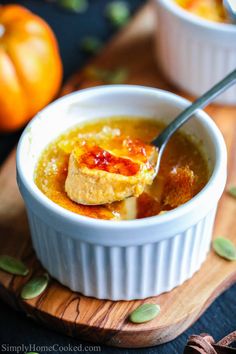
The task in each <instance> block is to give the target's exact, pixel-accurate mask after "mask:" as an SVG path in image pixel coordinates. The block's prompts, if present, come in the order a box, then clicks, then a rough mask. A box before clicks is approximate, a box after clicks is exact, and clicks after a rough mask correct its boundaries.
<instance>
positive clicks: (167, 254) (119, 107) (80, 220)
mask: <svg viewBox="0 0 236 354" xmlns="http://www.w3.org/2000/svg"><path fill="white" fill-rule="evenodd" d="M188 104H189V102H188V101H186V100H185V99H183V98H180V97H178V96H176V95H174V94H171V93H168V92H165V91H161V90H157V89H152V88H147V87H142V86H129V85H118V86H104V87H98V88H92V89H86V90H82V91H79V92H76V93H73V94H70V95H68V96H66V97H63V98H60V99H59V100H57V101H55V102H54V103H52V104H51V105H49V106H48V107H47V108H45V109H44V110H43V111H41V112H40V113H39V114H38V115H37V116H36V117H35V118H34V119H33V120H32V121H31V122H30V123H29V125H28V126H27V127H26V129H25V131H24V132H23V134H22V137H21V139H20V142H19V145H18V149H17V179H18V185H19V189H20V191H21V194H22V196H23V198H24V201H25V205H26V209H27V213H28V218H29V223H30V229H31V235H32V240H33V246H34V249H35V251H36V253H37V256H38V258H39V259H40V261H41V262H42V264H43V266H44V267H45V268H46V269H47V270H48V271H49V273H50V274H51V275H52V276H53V277H55V278H56V279H58V280H59V281H60V282H61V283H62V284H65V285H66V286H68V287H69V288H71V289H72V290H74V291H78V292H81V293H83V294H84V295H87V296H93V297H96V298H102V299H111V300H131V299H142V298H146V297H149V296H153V295H158V294H160V293H162V292H165V291H169V290H171V289H173V288H174V287H176V286H177V285H180V284H182V283H183V282H184V281H185V280H186V279H188V278H190V277H191V276H192V275H193V274H194V273H195V272H196V271H197V270H198V269H199V268H200V266H201V264H202V262H203V261H204V260H205V258H206V255H207V252H208V250H209V247H210V242H211V235H212V227H213V223H214V217H215V212H216V208H217V203H218V200H219V198H220V196H221V194H222V192H223V189H224V186H225V181H226V147H225V143H224V140H223V138H222V135H221V133H220V131H219V130H218V128H217V127H216V125H215V123H214V122H213V121H212V120H211V118H210V117H209V116H208V115H207V114H206V113H204V112H203V111H199V112H198V114H197V115H196V117H195V119H192V120H191V121H190V122H188V123H187V124H186V125H185V127H184V130H185V131H186V132H188V133H189V134H192V135H194V136H195V137H196V139H198V140H201V141H202V142H203V143H202V145H203V146H204V149H205V153H206V154H207V157H208V161H209V166H210V168H211V170H212V175H211V178H210V180H209V182H208V184H207V185H206V186H205V188H204V189H203V190H202V191H201V192H200V193H199V194H198V195H197V196H195V197H194V198H193V199H192V200H190V201H189V202H187V203H186V204H184V205H182V206H180V207H178V208H177V209H175V210H173V211H170V212H168V213H166V214H164V215H161V216H154V217H150V218H146V219H140V220H130V221H119V222H118V221H109V220H108V221H106V220H96V219H92V218H88V217H84V216H81V215H77V214H75V213H73V212H70V211H68V210H66V209H63V208H62V207H60V206H58V205H57V204H55V203H53V202H52V201H51V200H49V199H48V198H47V197H46V196H45V195H44V194H43V193H42V192H41V191H40V190H39V189H38V188H37V186H36V185H35V184H34V179H33V176H34V169H35V164H36V162H37V160H38V157H39V156H40V154H41V152H42V150H43V149H44V148H45V146H46V145H47V144H48V143H49V142H50V141H52V140H53V139H54V138H55V137H57V136H58V135H60V134H61V133H62V132H64V131H65V130H66V129H68V128H70V127H71V126H74V125H75V124H79V123H80V122H84V121H89V120H91V119H94V118H101V117H109V116H124V115H128V116H133V117H136V119H137V118H138V117H140V116H144V117H152V118H159V119H161V120H164V121H165V122H166V123H168V122H170V121H171V120H172V119H173V117H175V116H176V114H177V113H179V112H180V111H181V110H182V109H183V108H184V107H186V106H187V105H188Z"/></svg>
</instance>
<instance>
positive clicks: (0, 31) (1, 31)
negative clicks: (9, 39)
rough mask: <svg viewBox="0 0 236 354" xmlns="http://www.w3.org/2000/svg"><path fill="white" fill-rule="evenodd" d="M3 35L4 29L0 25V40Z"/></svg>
mask: <svg viewBox="0 0 236 354" xmlns="http://www.w3.org/2000/svg"><path fill="white" fill-rule="evenodd" d="M4 33H5V27H4V26H3V25H1V24H0V38H1V37H2V36H3V35H4Z"/></svg>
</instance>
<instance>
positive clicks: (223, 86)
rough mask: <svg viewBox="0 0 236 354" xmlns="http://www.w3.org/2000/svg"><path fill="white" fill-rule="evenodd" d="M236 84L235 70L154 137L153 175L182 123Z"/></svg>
mask: <svg viewBox="0 0 236 354" xmlns="http://www.w3.org/2000/svg"><path fill="white" fill-rule="evenodd" d="M235 83H236V70H234V71H233V72H232V73H230V74H229V75H228V76H226V77H225V78H224V79H223V80H221V81H220V82H218V84H216V85H215V86H213V87H212V88H211V89H210V90H209V91H207V92H206V93H205V94H204V95H202V96H201V97H199V98H198V99H197V100H196V101H195V102H193V104H191V105H190V106H189V107H188V108H187V109H185V110H184V111H183V112H182V113H180V114H179V115H178V116H177V117H176V118H175V119H174V120H173V121H172V122H171V123H170V124H169V125H168V126H167V127H166V128H165V129H164V130H163V131H162V132H161V134H160V135H158V137H156V138H155V139H154V140H153V141H152V144H153V145H155V146H156V147H157V150H158V157H157V163H156V167H155V173H156V174H157V173H158V170H159V166H160V161H161V157H162V154H163V151H164V149H165V147H166V144H167V143H168V141H169V139H170V138H171V136H172V135H173V134H174V133H175V132H176V130H178V129H179V128H180V127H181V126H182V125H183V124H184V123H186V122H187V121H188V120H189V119H190V118H191V117H192V116H193V114H194V113H196V111H197V110H198V109H199V108H203V107H205V106H207V105H208V104H209V103H211V102H212V101H213V100H214V99H215V98H216V97H217V96H219V95H220V94H221V93H222V92H224V91H225V90H227V89H228V88H229V87H231V86H232V85H233V84H235Z"/></svg>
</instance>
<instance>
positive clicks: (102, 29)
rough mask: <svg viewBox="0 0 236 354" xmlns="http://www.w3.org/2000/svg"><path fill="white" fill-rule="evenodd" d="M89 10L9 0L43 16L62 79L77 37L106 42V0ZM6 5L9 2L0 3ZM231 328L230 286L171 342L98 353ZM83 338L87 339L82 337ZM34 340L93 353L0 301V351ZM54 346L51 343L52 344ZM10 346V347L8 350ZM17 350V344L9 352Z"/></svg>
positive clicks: (81, 59)
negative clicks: (50, 30)
mask: <svg viewBox="0 0 236 354" xmlns="http://www.w3.org/2000/svg"><path fill="white" fill-rule="evenodd" d="M89 1H90V2H89V4H90V6H89V8H88V10H87V11H86V13H85V14H72V13H70V12H66V11H65V10H63V9H61V8H59V7H57V6H56V5H55V4H53V3H50V2H45V1H42V0H24V1H13V2H15V3H19V4H23V5H25V6H27V7H28V8H29V9H31V10H32V11H34V12H35V13H37V14H38V15H40V16H41V17H43V18H44V19H45V20H46V21H47V22H48V23H49V24H50V26H51V27H52V28H53V30H54V32H55V34H56V36H57V38H58V41H59V46H60V51H61V55H62V59H63V64H64V80H66V79H67V78H68V77H69V75H71V74H72V73H73V72H74V71H75V70H76V69H78V68H79V67H81V66H82V65H83V64H84V63H85V62H86V60H87V59H88V56H87V55H85V54H84V53H83V52H82V51H81V47H80V46H81V40H82V38H83V37H84V36H87V35H95V36H96V37H98V38H100V39H101V40H102V41H104V42H105V41H107V40H108V39H109V38H110V37H111V36H112V35H113V34H114V33H115V31H116V30H115V29H114V28H113V27H112V26H111V24H110V23H109V21H107V19H106V18H105V17H104V8H105V5H106V4H107V3H108V2H109V0H89ZM143 2H144V1H143V0H129V4H130V7H131V10H132V12H135V11H136V10H137V9H138V8H139V7H140V5H141V4H142V3H143ZM0 3H1V4H7V3H9V1H0ZM19 135H20V132H16V133H13V134H5V135H0V163H2V162H3V160H4V159H5V158H6V157H7V155H8V153H9V151H10V150H11V149H12V147H13V146H14V145H15V143H16V142H17V139H18V137H19ZM235 329H236V285H234V286H232V287H231V289H229V290H228V291H226V292H225V293H224V294H223V295H221V296H220V297H219V298H218V299H217V300H216V301H215V302H214V303H213V305H212V306H211V307H210V308H209V309H208V310H207V311H206V312H205V314H204V315H203V316H201V318H200V319H199V320H198V321H197V322H196V323H195V324H194V325H193V326H192V327H191V328H190V329H188V330H187V331H186V332H185V333H183V334H182V335H180V336H179V337H178V338H177V339H175V340H174V341H172V342H170V343H168V344H164V345H161V346H157V347H153V348H145V349H129V350H128V349H117V348H109V347H105V346H102V347H101V351H100V352H101V353H103V354H108V353H113V354H136V353H137V354H144V353H146V354H156V353H158V354H172V353H178V354H179V353H182V352H183V349H184V346H185V344H186V341H187V338H188V336H189V335H190V334H193V333H195V334H199V333H202V332H208V333H210V334H211V335H213V337H214V338H215V339H216V340H218V339H220V338H222V337H223V336H225V335H226V334H228V333H229V332H232V331H233V330H235ZM88 341H89V338H88ZM23 344H24V345H29V344H34V345H36V346H41V347H46V346H47V347H48V350H47V349H46V348H42V350H37V351H38V352H39V353H41V354H42V353H45V354H49V353H58V354H59V353H72V354H73V353H76V351H70V348H69V349H68V350H66V347H67V346H68V345H69V344H70V345H71V346H79V345H80V344H82V345H83V347H82V350H83V351H82V352H85V350H86V353H93V352H95V351H93V350H92V349H91V350H88V348H85V346H86V345H92V344H91V343H89V342H88V343H85V342H82V341H80V340H78V339H72V338H69V337H67V336H65V335H62V334H59V333H56V332H55V331H53V329H46V328H44V327H42V326H40V325H39V324H37V323H35V322H33V321H32V320H31V319H29V318H27V317H26V316H25V315H23V314H21V313H18V312H15V311H14V310H12V309H11V308H10V307H9V306H7V305H6V304H5V303H3V302H2V301H0V352H6V350H7V348H8V349H9V345H11V346H20V345H23ZM54 344H56V346H62V347H65V350H63V348H60V349H58V350H54V351H50V346H53V345H54ZM54 348H56V347H54ZM11 349H12V348H11ZM11 352H12V353H13V352H17V348H15V351H13V350H12V351H11ZM19 353H20V351H19Z"/></svg>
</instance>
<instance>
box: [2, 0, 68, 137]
mask: <svg viewBox="0 0 236 354" xmlns="http://www.w3.org/2000/svg"><path fill="white" fill-rule="evenodd" d="M61 79H62V63H61V59H60V55H59V51H58V45H57V41H56V39H55V36H54V34H53V32H52V30H51V29H50V27H49V26H48V25H47V24H46V23H45V22H44V21H43V20H42V19H41V18H40V17H38V16H36V15H34V14H33V13H32V12H30V11H29V10H27V9H25V8H24V7H22V6H18V5H6V6H0V131H12V130H15V129H17V128H19V127H22V126H23V125H24V124H25V123H26V122H27V121H28V120H29V119H30V118H31V117H33V116H34V114H35V113H37V112H38V111H39V110H40V109H41V108H43V107H44V106H45V105H46V104H47V103H49V102H50V101H51V100H52V99H53V97H55V95H56V93H57V91H58V89H59V87H60V84H61Z"/></svg>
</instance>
